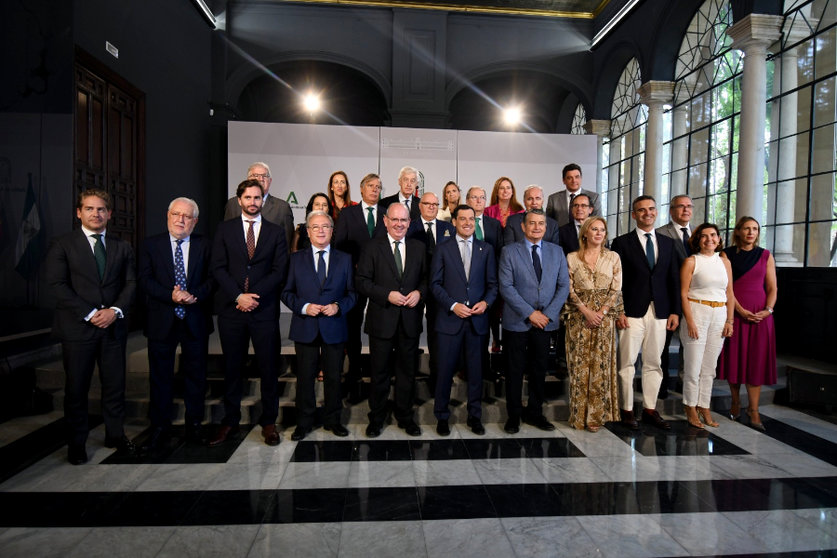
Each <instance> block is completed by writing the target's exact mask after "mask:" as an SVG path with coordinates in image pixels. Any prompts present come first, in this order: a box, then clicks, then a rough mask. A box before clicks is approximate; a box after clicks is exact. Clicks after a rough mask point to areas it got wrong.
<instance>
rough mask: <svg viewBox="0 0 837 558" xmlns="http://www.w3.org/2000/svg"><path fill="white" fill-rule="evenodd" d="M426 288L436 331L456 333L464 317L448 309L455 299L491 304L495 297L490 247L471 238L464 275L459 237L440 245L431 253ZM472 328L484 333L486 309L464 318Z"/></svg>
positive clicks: (467, 302)
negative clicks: (433, 307) (433, 301)
mask: <svg viewBox="0 0 837 558" xmlns="http://www.w3.org/2000/svg"><path fill="white" fill-rule="evenodd" d="M430 290H431V291H432V293H433V297H434V298H435V299H436V305H437V311H436V324H435V325H436V331H439V332H441V333H447V334H449V335H454V334H456V333H459V330H460V329H462V326H463V325H464V324H465V323H466V320H463V319H462V318H460V317H458V316H457V315H456V314H454V313H453V312H452V311H451V309H450V308H451V306H453V304H454V303H455V302H460V303H463V304H465V305H466V306H468V307H472V306H473V305H474V304H476V303H478V302H479V301H481V300H484V301H485V302H487V303H488V305H489V306H491V305H492V304H494V301H495V300H496V299H497V264H496V262H495V261H494V249H493V248H491V245H490V244H488V243H487V242H484V241H482V240H477V239H476V238H475V239H474V243H473V246H472V250H471V269H470V272H469V276H468V279H466V278H465V266H464V265H463V264H462V256H461V254H460V253H459V241H458V240H456V239H454V240H452V241H450V242H446V243H444V244H442V245H440V246H439V247H438V248H437V249H436V253H435V254H434V255H433V262H432V264H431V272H430ZM467 320H470V322H471V324H472V326H473V328H474V332H476V333H477V334H479V335H487V334H488V311H485V312H483V313H482V314H480V315H478V316H471V317H470V318H467Z"/></svg>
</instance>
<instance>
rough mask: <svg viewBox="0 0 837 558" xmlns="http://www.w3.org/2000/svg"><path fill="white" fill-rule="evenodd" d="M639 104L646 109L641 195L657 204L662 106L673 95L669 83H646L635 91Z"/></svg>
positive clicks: (661, 165) (661, 174) (661, 180)
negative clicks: (643, 181)
mask: <svg viewBox="0 0 837 558" xmlns="http://www.w3.org/2000/svg"><path fill="white" fill-rule="evenodd" d="M637 93H639V100H640V102H641V103H642V104H643V105H645V106H647V107H648V122H647V124H646V127H645V186H644V188H643V192H642V193H643V194H645V195H647V196H654V199H656V200H657V202H658V203H660V202H662V201H663V200H660V199H659V197H660V193H661V192H662V183H663V137H664V136H663V105H664V104H666V103H670V102H671V100H672V97H673V94H674V83H673V82H671V81H646V82H645V83H643V84H642V86H641V87H640V88H639V89H638V90H637Z"/></svg>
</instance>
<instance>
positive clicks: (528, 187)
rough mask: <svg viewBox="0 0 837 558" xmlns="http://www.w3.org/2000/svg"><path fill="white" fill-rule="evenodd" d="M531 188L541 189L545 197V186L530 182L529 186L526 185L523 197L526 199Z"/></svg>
mask: <svg viewBox="0 0 837 558" xmlns="http://www.w3.org/2000/svg"><path fill="white" fill-rule="evenodd" d="M529 190H540V191H541V197H543V188H541V187H540V186H538V185H537V184H529V185H528V186H526V189H525V190H523V198H524V199H525V198H526V194H528V193H529Z"/></svg>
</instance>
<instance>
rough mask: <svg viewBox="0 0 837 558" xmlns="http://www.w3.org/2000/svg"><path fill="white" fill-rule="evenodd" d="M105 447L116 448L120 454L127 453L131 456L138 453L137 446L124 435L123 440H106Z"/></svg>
mask: <svg viewBox="0 0 837 558" xmlns="http://www.w3.org/2000/svg"><path fill="white" fill-rule="evenodd" d="M105 447H106V448H116V451H117V452H118V453H127V454H130V455H135V454H136V453H137V446H135V445H134V442H132V441H131V440H129V439H128V437H127V436H125V435H124V434H123V435H122V437H121V438H105Z"/></svg>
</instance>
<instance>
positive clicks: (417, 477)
mask: <svg viewBox="0 0 837 558" xmlns="http://www.w3.org/2000/svg"><path fill="white" fill-rule="evenodd" d="M762 412H763V419H764V423H765V426H766V427H767V432H766V433H761V432H757V431H755V430H753V429H751V428H749V427H748V426H746V425H745V424H742V423H739V422H732V421H730V420H728V419H726V418H724V417H723V416H721V415H716V420H718V421H719V422H720V423H721V425H720V427H719V428H716V429H710V430H711V431H707V432H701V433H698V434H696V433H695V431H694V430H692V429H689V428H688V427H687V425H686V423H685V421H684V420H683V417H682V416H673V417H668V418H671V419H672V420H673V426H674V428H673V429H672V431H671V432H668V433H664V432H661V431H658V430H654V429H650V428H649V427H646V426H643V429H642V430H641V431H639V432H631V431H628V430H624V429H623V428H622V427H621V426H619V425H612V426H610V427H609V428H607V429H602V430H601V431H600V432H598V433H590V432H585V431H576V430H572V429H570V428H569V427H568V426H567V425H566V423H558V424H557V427H558V428H557V430H556V431H555V432H549V433H544V432H541V431H539V430H536V429H534V428H532V427H529V426H523V427H522V428H521V431H520V433H519V434H517V435H515V436H509V435H507V434H505V433H504V432H503V431H502V428H501V425H498V424H487V425H486V429H487V434H486V435H485V436H475V435H473V434H472V433H471V432H470V430H468V429H467V428H465V426H464V425H459V424H457V425H452V427H453V428H452V430H453V432H452V434H451V436H450V437H447V438H441V437H439V436H437V435H436V434H435V431H434V430H433V429H432V427H429V426H424V427H423V434H422V436H421V437H419V438H410V437H408V436H406V435H405V434H404V433H403V432H402V431H401V430H400V429H398V428H396V427H395V426H394V425H390V426H388V427H387V428H386V429H385V430H384V433H383V435H382V436H381V437H380V438H377V439H375V440H368V439H366V437H365V436H364V434H363V431H364V428H365V425H363V424H351V425H349V429H350V432H351V434H350V436H349V438H345V439H338V438H335V437H334V436H333V435H331V434H330V433H328V432H324V431H322V430H321V429H320V430H315V431H314V432H313V433H312V434H311V435H309V436H308V438H306V439H305V440H304V441H302V442H292V441H290V434H291V431H290V430H288V431H285V432H284V433H283V434H284V438H283V440H282V443H281V444H280V445H279V446H278V447H268V446H266V445H264V444H263V443H262V442H261V438H260V433H259V428H258V427H257V428H249V429H248V428H245V429H243V431H242V433H241V434H240V435H239V436H238V437H237V438H236V439H234V440H232V441H230V442H228V443H226V444H224V445H222V446H220V447H217V448H205V447H200V446H190V445H187V444H185V443H182V442H181V441H180V439H179V438H178V437H177V436H175V437H174V438H173V439H172V442H171V445H170V446H169V448H168V449H167V450H166V451H164V452H161V453H159V454H157V455H155V456H153V457H148V458H143V459H137V458H130V457H127V456H121V455H119V454H114V452H113V450H108V449H105V448H104V447H103V445H102V443H103V438H104V433H103V427H102V426H97V427H95V428H94V429H93V430H91V436H90V441H89V443H88V453H89V454H90V457H91V460H90V462H89V463H88V464H86V465H83V466H78V467H73V466H71V465H69V464H68V463H67V462H66V447H63V446H61V445H60V442H59V443H58V444H57V445H56V446H55V450H54V451H53V452H52V453H49V454H48V455H46V457H43V458H41V459H38V460H36V461H34V462H32V463H27V464H26V465H25V466H22V467H21V469H22V470H20V471H19V472H17V473H16V474H14V473H9V474H7V475H6V476H7V477H8V478H6V479H5V480H4V481H3V482H2V483H0V556H2V557H3V558H13V557H27V558H28V557H32V556H36V557H45V556H60V557H70V556H79V557H85V558H90V557H96V556H107V557H117V556H130V557H132V558H133V557H143V556H177V557H188V556H196V557H197V556H199V557H202V558H203V557H211V556H222V557H236V556H242V557H243V556H278V555H282V556H289V557H299V556H316V557H318V558H321V557H327V556H346V557H355V556H371V557H375V558H379V557H386V556H395V557H398V558H408V557H414V556H459V557H469V556H476V557H486V558H488V557H494V556H497V557H512V556H518V557H523V556H533V557H534V556H536V557H543V556H556V557H558V556H560V557H565V556H584V557H587V556H605V557H608V556H613V557H620V558H625V557H630V556H719V555H723V556H730V555H749V556H834V555H837V426H835V425H834V424H830V423H828V422H825V421H822V420H819V419H817V418H814V417H811V416H809V415H806V414H803V413H800V412H798V411H795V410H792V409H790V408H787V407H782V406H778V405H768V406H765V407H763V408H762ZM56 418H57V417H55V416H52V417H41V418H39V419H37V420H36V424H35V425H34V426H35V427H37V428H35V429H34V430H33V429H32V428H30V429H29V430H30V433H29V434H27V435H23V436H21V437H18V438H17V439H15V436H14V435H13V434H12V433H11V432H12V431H13V430H14V429H15V428H17V429H18V430H20V431H25V430H26V425H25V424H20V423H19V422H17V423H16V422H15V421H11V422H8V423H4V424H2V425H0V429H2V430H3V431H4V432H5V435H4V437H3V438H1V439H0V443H2V448H0V449H2V450H5V451H6V453H5V454H0V455H3V456H4V459H6V458H8V456H9V455H11V453H10V452H18V453H19V452H25V451H27V448H30V447H33V446H37V447H43V443H45V442H44V440H47V441H48V440H50V439H51V437H54V435H55V433H54V432H52V433H50V431H49V429H50V427H51V426H52V427H53V430H55V428H54V423H51V422H50V419H53V420H54V419H56ZM29 420H30V421H31V420H33V419H29ZM29 426H30V427H31V426H32V425H29ZM129 434H130V435H131V436H134V437H135V438H136V439H137V440H138V441H141V440H142V438H143V437H144V436H145V433H144V432H143V431H142V427H141V426H137V427H134V428H133V430H131V431H130V432H129ZM38 436H40V438H38ZM33 437H34V438H33ZM0 478H2V477H0Z"/></svg>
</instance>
